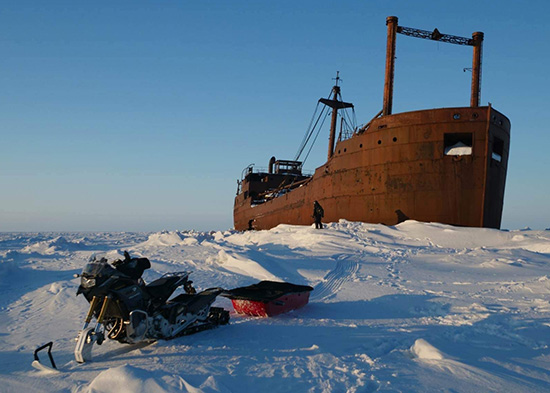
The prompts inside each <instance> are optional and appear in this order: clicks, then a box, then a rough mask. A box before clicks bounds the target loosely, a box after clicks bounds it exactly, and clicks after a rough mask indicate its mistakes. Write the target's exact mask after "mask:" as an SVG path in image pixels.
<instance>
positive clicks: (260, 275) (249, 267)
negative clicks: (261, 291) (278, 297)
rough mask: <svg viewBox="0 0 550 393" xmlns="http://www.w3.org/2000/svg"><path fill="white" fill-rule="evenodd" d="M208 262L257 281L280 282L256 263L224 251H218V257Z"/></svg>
mask: <svg viewBox="0 0 550 393" xmlns="http://www.w3.org/2000/svg"><path fill="white" fill-rule="evenodd" d="M210 261H211V262H214V263H217V264H219V265H220V266H221V267H223V268H224V269H226V270H229V271H230V272H233V273H237V274H242V275H244V276H249V277H253V278H255V279H258V280H271V281H282V280H281V279H280V278H279V277H277V276H275V275H273V274H271V273H270V272H269V271H268V270H266V269H265V268H263V267H262V266H261V265H260V264H259V263H258V262H255V261H253V260H251V259H248V258H245V257H243V256H240V255H235V254H232V253H228V252H226V251H224V250H220V251H219V252H218V257H217V258H213V259H210Z"/></svg>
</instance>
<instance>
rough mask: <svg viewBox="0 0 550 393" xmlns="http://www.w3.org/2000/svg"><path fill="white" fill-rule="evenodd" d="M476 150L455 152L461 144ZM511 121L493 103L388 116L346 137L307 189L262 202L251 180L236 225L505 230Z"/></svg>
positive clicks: (305, 185)
mask: <svg viewBox="0 0 550 393" xmlns="http://www.w3.org/2000/svg"><path fill="white" fill-rule="evenodd" d="M458 140H460V141H463V142H464V141H466V142H465V143H466V144H468V142H469V145H470V148H471V153H470V154H466V155H448V154H446V149H448V148H449V147H450V144H451V143H454V142H456V141H458ZM509 146H510V121H509V120H508V118H506V116H504V115H503V114H501V113H500V112H498V111H496V110H495V109H493V108H491V107H490V106H489V107H466V108H442V109H431V110H423V111H415V112H406V113H400V114H394V115H388V116H383V117H380V118H377V119H375V120H373V121H372V122H371V124H370V125H369V127H368V128H367V129H366V130H365V131H364V132H359V133H357V134H354V135H353V136H352V137H351V138H349V139H347V140H344V141H339V142H338V143H337V144H336V146H335V148H334V155H333V156H332V157H331V158H330V159H329V160H328V161H327V162H326V163H325V164H323V165H322V166H320V167H319V168H317V169H316V170H315V173H314V175H313V176H312V177H311V178H310V179H309V180H307V181H305V182H304V183H303V184H302V185H301V186H300V187H298V188H295V189H293V190H292V191H291V192H288V193H286V194H284V195H282V196H279V197H277V198H273V199H271V200H268V201H266V202H264V203H261V204H256V205H255V204H254V203H253V201H252V199H251V198H250V197H248V193H247V192H246V191H247V187H249V186H250V185H248V184H247V182H246V179H244V180H243V184H242V188H241V192H240V193H239V194H238V195H237V196H236V198H235V205H234V225H235V229H237V230H246V229H269V228H272V227H275V226H277V225H279V224H294V225H311V224H312V223H313V222H314V220H313V217H312V213H313V202H314V201H316V200H317V201H319V203H320V204H321V205H322V206H323V208H324V212H325V215H324V218H323V222H335V221H338V220H339V219H346V220H349V221H363V222H369V223H382V224H386V225H395V224H397V223H399V222H402V221H404V220H407V219H414V220H418V221H425V222H440V223H446V224H452V225H459V226H470V227H488V228H500V225H501V217H502V208H503V201H504V189H505V182H506V171H507V165H508V153H509Z"/></svg>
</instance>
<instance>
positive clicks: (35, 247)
mask: <svg viewBox="0 0 550 393" xmlns="http://www.w3.org/2000/svg"><path fill="white" fill-rule="evenodd" d="M86 249H87V246H86V244H84V242H82V241H79V240H75V241H69V240H67V239H66V238H65V237H63V236H57V237H56V238H54V239H51V240H44V241H41V242H37V243H34V244H31V245H29V246H26V247H23V248H22V249H21V252H24V253H33V252H35V253H39V254H46V255H51V254H54V253H56V252H60V251H79V250H86Z"/></svg>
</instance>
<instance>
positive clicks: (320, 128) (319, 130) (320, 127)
mask: <svg viewBox="0 0 550 393" xmlns="http://www.w3.org/2000/svg"><path fill="white" fill-rule="evenodd" d="M328 114H329V113H328V112H327V114H326V115H325V117H324V119H323V122H322V123H321V125H320V126H319V129H318V130H317V134H316V135H315V139H313V142H312V143H311V146H310V147H309V150H308V152H307V154H306V157H305V158H304V161H302V163H305V162H306V161H307V158H308V157H309V153H311V149H313V146H314V145H315V141H316V140H317V137H318V136H319V132H321V130H322V129H323V124H325V120H326V119H327V117H328Z"/></svg>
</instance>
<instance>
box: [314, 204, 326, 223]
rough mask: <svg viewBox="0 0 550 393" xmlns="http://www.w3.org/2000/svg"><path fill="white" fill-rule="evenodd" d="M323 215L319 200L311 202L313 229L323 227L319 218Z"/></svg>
mask: <svg viewBox="0 0 550 393" xmlns="http://www.w3.org/2000/svg"><path fill="white" fill-rule="evenodd" d="M324 215H325V211H324V210H323V207H322V206H321V205H320V204H319V202H317V201H315V202H313V219H314V220H315V229H323V224H322V223H321V219H322V218H323V216H324Z"/></svg>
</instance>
